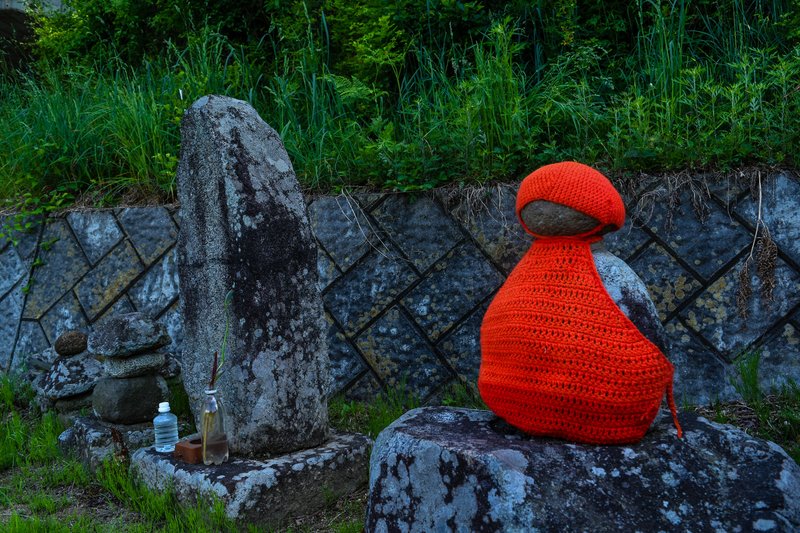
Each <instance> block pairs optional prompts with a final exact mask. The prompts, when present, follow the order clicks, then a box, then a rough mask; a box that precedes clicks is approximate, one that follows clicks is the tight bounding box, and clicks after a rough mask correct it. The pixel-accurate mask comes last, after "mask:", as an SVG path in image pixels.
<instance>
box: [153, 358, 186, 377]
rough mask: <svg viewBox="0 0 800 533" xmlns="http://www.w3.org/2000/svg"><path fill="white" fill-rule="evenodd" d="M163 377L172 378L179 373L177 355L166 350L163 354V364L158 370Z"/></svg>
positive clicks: (179, 365)
mask: <svg viewBox="0 0 800 533" xmlns="http://www.w3.org/2000/svg"><path fill="white" fill-rule="evenodd" d="M158 373H159V374H161V376H162V377H163V378H164V379H172V378H174V377H178V376H180V375H181V361H180V359H178V356H176V355H175V354H173V353H171V352H167V353H166V354H165V356H164V366H162V367H161V370H159V371H158Z"/></svg>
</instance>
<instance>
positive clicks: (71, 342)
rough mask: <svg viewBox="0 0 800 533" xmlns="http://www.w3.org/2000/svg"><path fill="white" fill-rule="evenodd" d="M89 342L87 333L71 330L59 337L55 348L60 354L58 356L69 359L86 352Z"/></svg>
mask: <svg viewBox="0 0 800 533" xmlns="http://www.w3.org/2000/svg"><path fill="white" fill-rule="evenodd" d="M88 341H89V336H88V335H86V333H84V332H83V331H78V330H75V329H71V330H68V331H65V332H64V333H62V334H61V335H59V336H58V338H57V339H56V342H55V344H54V345H53V348H55V350H56V352H58V355H63V356H64V357H68V356H70V355H78V354H79V353H81V352H83V351H86V344H87V342H88Z"/></svg>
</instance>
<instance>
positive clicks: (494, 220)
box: [452, 186, 531, 274]
mask: <svg viewBox="0 0 800 533" xmlns="http://www.w3.org/2000/svg"><path fill="white" fill-rule="evenodd" d="M452 213H453V216H455V217H456V218H458V219H459V220H461V221H462V222H463V223H464V225H465V227H466V228H467V230H468V231H469V232H470V234H471V235H472V237H473V239H475V242H476V243H478V246H480V247H481V249H482V250H483V251H485V252H486V253H488V254H489V256H490V257H491V258H492V259H493V260H494V261H495V263H496V264H497V265H498V266H499V267H500V268H502V269H503V272H505V273H506V274H509V273H510V272H511V271H512V270H513V269H514V267H515V266H516V265H517V263H519V260H520V259H522V256H523V255H525V252H527V251H528V249H529V248H530V247H531V236H530V235H528V234H527V233H525V230H524V229H522V226H521V225H520V223H519V221H518V220H517V214H516V192H515V191H513V190H512V189H511V188H510V187H506V186H498V187H493V188H492V189H491V190H490V191H489V193H488V194H487V195H486V197H485V198H483V199H482V200H475V199H474V198H472V197H467V198H464V199H463V200H462V201H461V202H459V204H458V205H457V206H456V207H455V208H454V209H453V211H452Z"/></svg>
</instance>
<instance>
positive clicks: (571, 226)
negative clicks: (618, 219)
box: [519, 200, 600, 237]
mask: <svg viewBox="0 0 800 533" xmlns="http://www.w3.org/2000/svg"><path fill="white" fill-rule="evenodd" d="M519 216H520V218H521V219H522V222H523V223H524V224H525V226H526V227H527V228H528V229H529V230H531V231H532V232H533V233H535V234H537V235H545V236H548V237H558V236H561V235H580V234H581V233H586V232H587V231H591V230H593V229H594V228H596V227H597V226H598V225H599V224H600V222H599V221H598V220H597V219H596V218H593V217H590V216H589V215H587V214H585V213H581V212H580V211H577V210H575V209H573V208H571V207H569V206H566V205H561V204H556V203H553V202H548V201H547V200H535V201H533V202H528V203H527V204H526V205H525V207H523V208H522V211H520V213H519Z"/></svg>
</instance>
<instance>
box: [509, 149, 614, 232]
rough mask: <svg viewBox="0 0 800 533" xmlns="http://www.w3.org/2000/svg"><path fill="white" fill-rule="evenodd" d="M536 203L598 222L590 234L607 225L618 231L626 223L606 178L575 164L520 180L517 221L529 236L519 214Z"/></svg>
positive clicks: (557, 166) (545, 169)
mask: <svg viewBox="0 0 800 533" xmlns="http://www.w3.org/2000/svg"><path fill="white" fill-rule="evenodd" d="M535 200H546V201H548V202H553V203H555V204H561V205H565V206H567V207H571V208H572V209H575V210H576V211H579V212H581V213H583V214H585V215H589V216H590V217H593V218H595V219H597V220H598V221H600V224H599V227H598V228H595V229H594V230H592V231H591V232H589V233H594V232H595V231H597V229H599V228H604V227H606V226H609V225H611V226H615V227H616V229H619V228H621V227H622V226H623V225H624V224H625V205H624V204H623V203H622V198H621V197H620V195H619V193H618V192H617V190H616V189H615V188H614V186H613V185H612V184H611V182H610V181H609V180H608V178H606V177H605V176H604V175H603V174H601V173H600V172H599V171H597V170H595V169H593V168H592V167H589V166H586V165H583V164H581V163H576V162H574V161H565V162H562V163H554V164H552V165H545V166H543V167H541V168H539V169H537V170H535V171H534V172H532V173H531V174H530V175H529V176H528V177H527V178H525V179H524V180H522V183H521V184H520V186H519V192H518V193H517V218H519V220H520V222H521V223H522V226H523V227H524V228H525V230H526V231H527V232H528V233H531V234H533V232H532V231H531V230H530V229H529V228H527V227H526V226H525V223H524V222H523V221H522V218H521V217H520V212H521V211H522V208H523V207H525V206H526V205H527V204H529V203H530V202H533V201H535ZM534 235H535V234H534Z"/></svg>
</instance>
